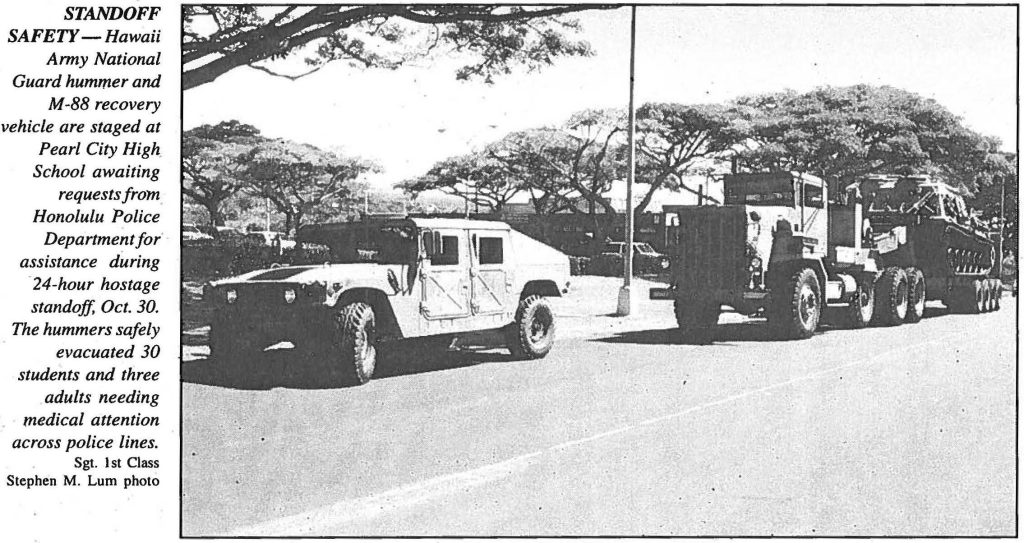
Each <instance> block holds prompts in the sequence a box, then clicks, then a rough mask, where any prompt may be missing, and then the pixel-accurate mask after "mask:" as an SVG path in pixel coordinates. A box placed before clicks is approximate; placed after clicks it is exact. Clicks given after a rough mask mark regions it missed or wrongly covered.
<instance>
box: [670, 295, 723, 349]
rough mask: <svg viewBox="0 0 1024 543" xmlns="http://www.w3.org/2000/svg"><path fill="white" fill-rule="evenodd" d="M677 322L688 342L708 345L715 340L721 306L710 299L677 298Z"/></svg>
mask: <svg viewBox="0 0 1024 543" xmlns="http://www.w3.org/2000/svg"><path fill="white" fill-rule="evenodd" d="M675 312H676V324H678V325H679V335H680V337H681V338H682V340H683V341H684V342H686V343H692V344H694V345H706V344H708V343H711V342H712V341H714V340H715V328H717V326H718V315H719V313H720V312H721V306H720V305H719V304H716V303H715V302H712V301H710V300H701V299H696V300H693V299H685V300H680V299H676V301H675Z"/></svg>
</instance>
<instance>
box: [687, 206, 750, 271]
mask: <svg viewBox="0 0 1024 543" xmlns="http://www.w3.org/2000/svg"><path fill="white" fill-rule="evenodd" d="M746 219H747V217H746V212H745V209H744V208H743V207H737V206H726V207H713V206H707V207H693V208H687V209H684V210H682V211H681V212H680V213H679V225H678V226H677V227H670V229H669V239H668V242H669V245H670V246H669V251H670V254H671V255H672V270H673V271H672V279H673V283H674V284H675V286H676V288H678V289H680V290H686V291H704V290H708V289H742V288H743V287H744V285H745V284H746V282H747V270H746V267H747V262H746V260H745V250H746V236H747V220H746ZM672 230H675V232H672Z"/></svg>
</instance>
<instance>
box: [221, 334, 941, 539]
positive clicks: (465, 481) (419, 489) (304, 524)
mask: <svg viewBox="0 0 1024 543" xmlns="http://www.w3.org/2000/svg"><path fill="white" fill-rule="evenodd" d="M936 343H940V341H939V340H932V341H926V342H922V343H915V344H914V345H908V346H906V347H902V348H899V349H890V350H887V351H884V352H882V353H879V354H876V355H874V356H872V357H869V358H865V359H863V360H858V361H856V362H851V363H849V364H843V365H841V366H836V367H834V368H828V369H825V370H821V371H817V372H814V373H809V374H807V375H802V376H800V377H794V378H792V379H788V380H786V381H782V382H779V383H775V384H772V385H768V386H765V387H761V388H758V389H753V390H748V391H746V392H741V393H738V394H733V395H731V396H726V397H725V398H720V399H718V400H713V401H710V402H706V403H702V404H699V405H695V406H692V407H688V408H686V409H684V410H682V411H678V412H675V413H669V414H667V415H661V416H658V417H653V418H650V419H646V420H643V421H641V422H638V423H636V424H633V425H630V426H623V427H621V428H616V429H615V430H610V431H607V432H602V433H599V434H595V435H592V436H587V437H584V438H580V439H574V440H571V441H566V442H564V443H559V444H557V445H552V446H550V447H548V448H546V449H542V450H539V451H535V452H532V453H527V454H523V455H520V456H516V457H514V458H510V459H508V460H504V461H502V462H498V463H495V464H488V465H486V466H481V467H478V468H474V469H470V470H467V471H462V472H458V473H452V474H449V475H442V476H439V477H433V478H430V479H426V480H423V481H419V482H416V483H412V484H408V485H404V486H400V487H398V488H395V489H392V490H388V491H385V492H381V493H379V494H373V495H371V496H366V497H362V498H354V499H349V500H342V501H339V502H336V503H334V504H331V505H327V506H324V507H320V508H317V509H312V510H309V511H305V512H302V513H298V514H294V515H290V516H287V517H282V518H279V519H275V520H271V521H267V522H263V523H260V524H256V525H253V526H248V527H245V528H240V529H237V530H234V531H233V532H232V533H231V534H230V535H231V536H236V537H237V536H301V535H309V534H313V533H318V532H322V531H323V530H326V529H328V528H331V527H337V526H340V525H344V524H347V523H350V522H354V521H357V520H366V519H369V518H373V517H376V516H378V515H381V514H383V513H386V512H389V511H394V510H396V509H401V508H404V507H409V506H412V505H415V504H418V503H422V502H425V501H429V500H431V499H435V498H439V497H442V496H446V495H450V494H454V493H456V492H458V491H462V490H467V489H469V488H473V487H477V486H481V485H484V484H487V483H491V482H494V481H499V480H501V479H505V478H508V477H510V476H512V475H513V474H515V473H517V472H520V471H523V470H525V469H526V468H528V467H529V466H530V464H531V463H532V462H533V460H534V459H536V458H537V457H539V456H541V455H542V454H544V453H546V452H549V451H563V450H566V449H569V448H572V447H575V446H578V445H582V444H584V443H589V442H592V441H597V440H599V439H602V438H606V437H610V436H614V435H618V434H621V433H624V432H628V431H630V430H636V429H639V428H640V427H641V426H650V425H652V424H657V423H659V422H664V421H667V420H670V419H675V418H679V417H683V416H686V415H689V414H691V413H695V412H697V411H703V410H705V409H710V408H712V407H717V406H719V405H724V404H727V403H730V402H734V401H736V400H741V399H743V398H746V397H749V396H753V395H755V394H761V393H764V392H768V391H771V390H775V389H777V388H782V387H786V386H790V385H793V384H796V383H799V382H802V381H809V380H812V379H816V378H818V377H821V376H823V375H828V374H830V373H835V372H837V371H841V370H844V369H848V368H851V367H855V366H861V365H865V364H871V363H873V362H876V361H878V360H880V359H882V358H885V357H891V356H893V355H895V354H898V353H901V352H904V351H906V352H913V351H915V350H917V349H920V348H922V347H924V346H926V345H931V344H936ZM349 535H358V534H349Z"/></svg>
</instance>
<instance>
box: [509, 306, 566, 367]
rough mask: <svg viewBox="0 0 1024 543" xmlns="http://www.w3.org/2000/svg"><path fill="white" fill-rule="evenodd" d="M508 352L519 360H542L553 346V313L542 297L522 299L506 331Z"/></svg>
mask: <svg viewBox="0 0 1024 543" xmlns="http://www.w3.org/2000/svg"><path fill="white" fill-rule="evenodd" d="M507 343H508V350H509V352H510V353H512V356H513V357H515V358H517V359H520V360H529V359H535V358H544V357H545V356H547V354H548V353H549V352H550V351H551V347H553V346H554V344H555V313H554V312H553V311H552V310H551V305H549V304H548V301H547V300H545V299H544V297H543V296H538V295H536V294H535V295H533V296H527V297H526V298H523V299H522V300H520V302H519V308H518V309H517V310H516V321H515V322H514V323H512V326H510V327H509V330H508V339H507Z"/></svg>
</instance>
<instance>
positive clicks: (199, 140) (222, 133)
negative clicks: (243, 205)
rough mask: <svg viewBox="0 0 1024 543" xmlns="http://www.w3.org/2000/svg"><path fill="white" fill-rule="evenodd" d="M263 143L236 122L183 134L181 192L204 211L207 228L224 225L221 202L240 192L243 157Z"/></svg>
mask: <svg viewBox="0 0 1024 543" xmlns="http://www.w3.org/2000/svg"><path fill="white" fill-rule="evenodd" d="M262 139H263V138H262V137H261V136H260V131H259V130H257V129H256V127H254V126H251V125H248V124H243V123H240V122H238V121H223V122H220V123H218V124H216V125H208V124H204V125H202V126H199V127H196V128H193V129H191V130H187V131H186V132H185V133H184V135H183V137H182V142H181V172H182V187H181V191H182V193H184V194H185V195H186V196H188V197H189V198H191V199H192V200H194V201H195V202H196V203H198V204H200V205H202V206H203V207H204V208H206V211H207V213H208V214H209V217H210V224H212V225H215V226H222V225H223V224H224V215H223V213H222V207H223V205H224V202H225V201H226V200H227V199H228V198H230V197H232V196H234V195H235V194H236V193H238V191H239V190H241V188H242V186H243V181H244V180H243V179H242V178H241V177H240V173H241V171H242V170H243V169H244V168H245V165H244V161H245V156H246V155H247V154H248V153H251V152H252V149H253V148H254V147H255V146H256V145H257V144H258V143H259V142H260V141H262Z"/></svg>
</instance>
